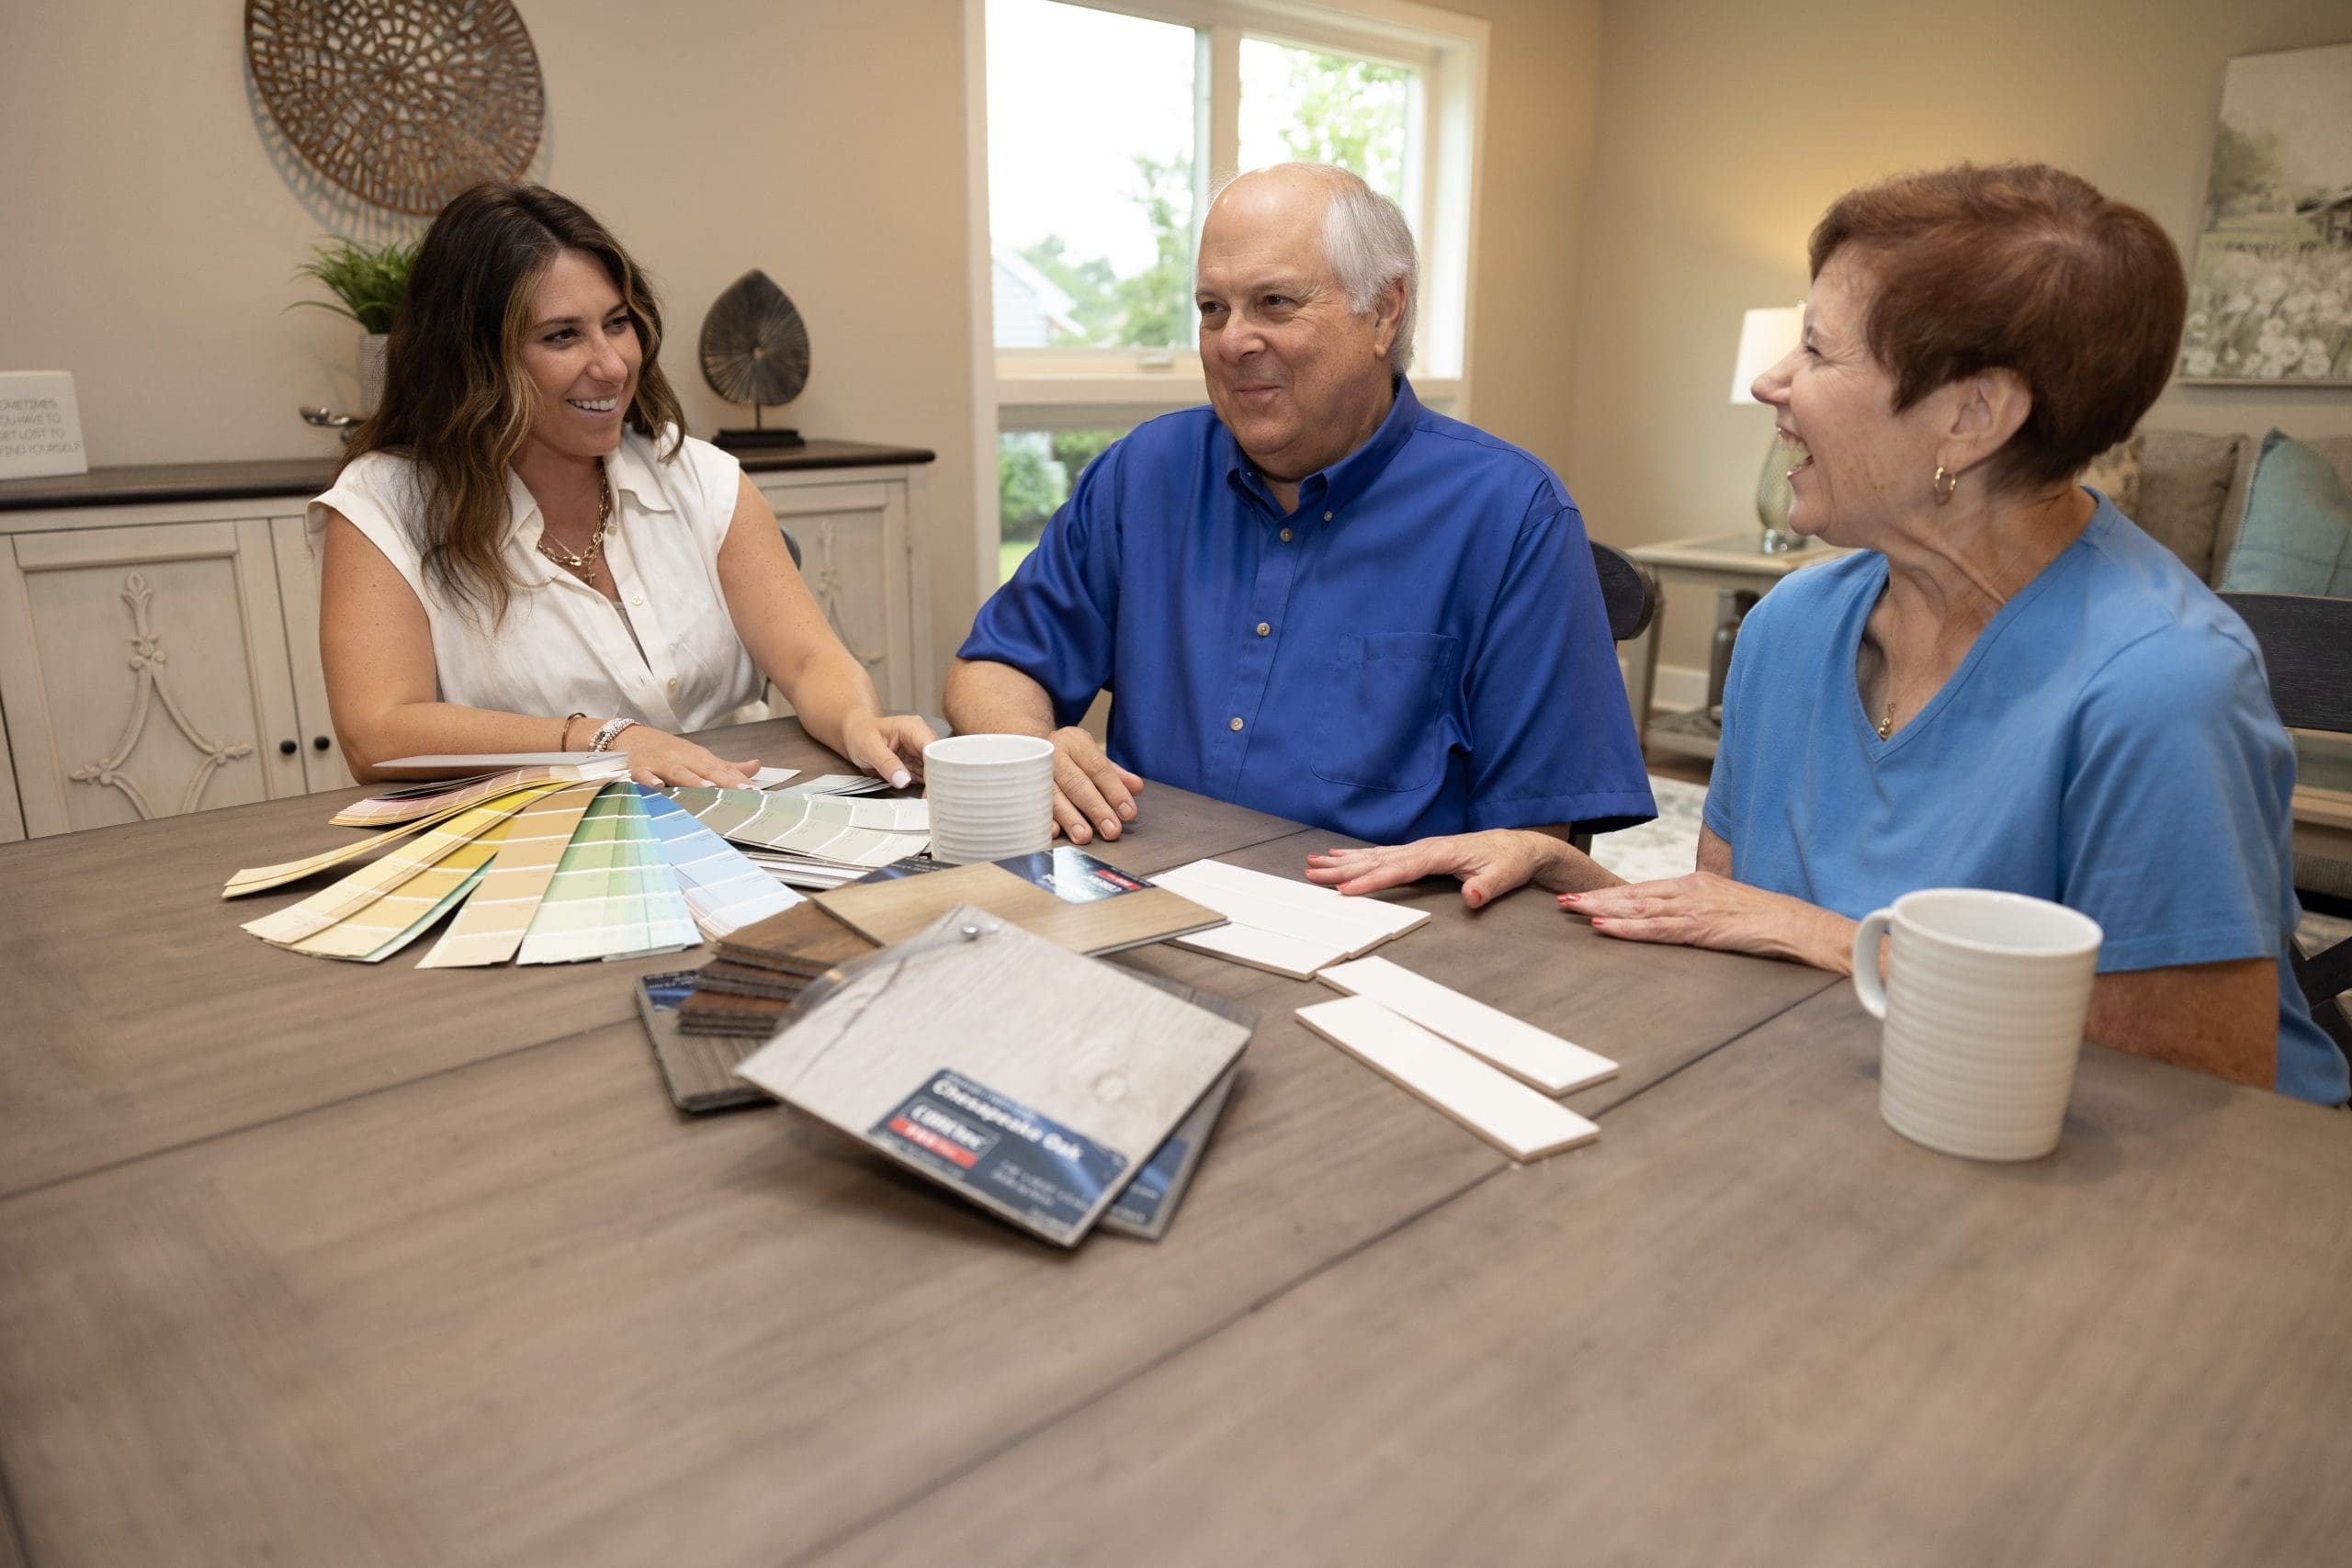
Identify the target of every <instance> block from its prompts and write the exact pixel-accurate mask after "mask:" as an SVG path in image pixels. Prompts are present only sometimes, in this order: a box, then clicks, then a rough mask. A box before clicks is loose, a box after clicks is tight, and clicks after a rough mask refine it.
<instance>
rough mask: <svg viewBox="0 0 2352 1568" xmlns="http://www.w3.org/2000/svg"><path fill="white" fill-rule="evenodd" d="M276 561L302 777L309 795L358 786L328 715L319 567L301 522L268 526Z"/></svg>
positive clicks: (281, 519)
mask: <svg viewBox="0 0 2352 1568" xmlns="http://www.w3.org/2000/svg"><path fill="white" fill-rule="evenodd" d="M269 542H270V547H271V548H272V550H273V551H274V552H275V553H276V555H277V596H278V599H279V601H280V603H282V604H284V605H285V607H286V656H287V662H288V668H289V669H290V670H291V671H293V675H294V716H295V719H296V721H297V723H298V724H299V725H300V730H301V733H300V735H299V736H298V737H297V739H299V740H300V742H301V746H302V776H303V778H304V780H305V781H306V782H307V784H308V786H309V787H310V789H311V790H312V791H313V792H316V791H318V790H322V789H345V788H347V787H349V786H350V785H351V784H356V783H357V782H358V781H357V780H356V779H354V778H353V777H352V776H351V770H350V769H349V768H346V767H345V766H344V764H343V743H342V742H341V741H339V740H337V739H335V736H334V721H333V720H332V719H331V718H330V717H329V716H328V715H327V675H326V666H325V665H324V664H323V663H322V661H321V660H320V658H319V562H318V558H317V557H316V556H315V555H313V554H312V553H311V532H310V529H309V528H307V527H306V526H304V525H303V522H302V519H301V518H300V517H273V518H271V519H270V520H269Z"/></svg>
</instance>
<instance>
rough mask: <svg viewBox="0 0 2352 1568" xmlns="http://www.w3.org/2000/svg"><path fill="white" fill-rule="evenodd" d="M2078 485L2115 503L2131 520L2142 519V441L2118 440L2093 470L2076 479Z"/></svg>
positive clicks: (2093, 461) (2095, 459)
mask: <svg viewBox="0 0 2352 1568" xmlns="http://www.w3.org/2000/svg"><path fill="white" fill-rule="evenodd" d="M2075 483H2076V484H2079V485H2087V486H2089V487H2090V488H2091V489H2093V490H2095V491H2098V492H2099V493H2100V494H2101V495H2104V496H2106V497H2107V499H2108V500H2109V501H2111V502H2115V510H2116V511H2118V512H2120V513H2123V515H2124V516H2126V517H2129V518H2131V520H2132V521H2133V522H2135V523H2136V522H2138V521H2139V519H2140V438H2139V437H2138V436H2136V435H2134V436H2132V437H2131V438H2130V439H2129V440H2125V441H2119V442H2117V443H2116V444H2115V445H2114V446H2110V447H2109V448H2108V449H2107V450H2106V451H2104V452H2101V453H2100V454H2099V455H2098V457H2093V458H2092V459H2091V464H2090V467H2089V468H2085V469H2084V470H2083V471H2082V472H2081V473H2079V474H2077V475H2075Z"/></svg>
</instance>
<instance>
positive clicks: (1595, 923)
mask: <svg viewBox="0 0 2352 1568" xmlns="http://www.w3.org/2000/svg"><path fill="white" fill-rule="evenodd" d="M1608 923H1609V922H1608V921H1607V920H1604V919H1601V918H1600V916H1599V915H1595V916H1594V917H1593V918H1592V929H1593V930H1594V931H1599V930H1600V928H1601V927H1603V926H1605V925H1607V924H1608Z"/></svg>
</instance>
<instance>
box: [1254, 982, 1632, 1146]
mask: <svg viewBox="0 0 2352 1568" xmlns="http://www.w3.org/2000/svg"><path fill="white" fill-rule="evenodd" d="M1298 1021H1299V1022H1301V1023H1303V1024H1305V1025H1306V1027H1307V1028H1309V1029H1311V1030H1313V1031H1314V1032H1316V1033H1317V1034H1320V1035H1321V1036H1323V1038H1324V1039H1326V1040H1329V1042H1330V1043H1332V1044H1334V1045H1337V1046H1338V1047H1339V1048H1340V1050H1342V1051H1345V1052H1346V1053H1347V1054H1348V1055H1351V1056H1353V1057H1355V1058H1356V1059H1357V1060H1358V1061H1360V1062H1362V1063H1363V1065H1364V1066H1368V1067H1370V1068H1372V1069H1373V1070H1374V1071H1375V1072H1378V1073H1383V1074H1385V1075H1386V1076H1387V1077H1391V1078H1394V1079H1396V1080H1397V1082H1398V1083H1400V1084H1402V1085H1404V1086H1405V1087H1406V1088H1407V1089H1410V1090H1411V1091H1412V1092H1413V1093H1415V1094H1416V1095H1419V1097H1420V1098H1421V1099H1423V1100H1428V1101H1429V1102H1430V1104H1431V1105H1434V1106H1436V1107H1437V1108H1438V1109H1439V1110H1440V1111H1444V1112H1445V1113H1446V1114H1447V1115H1448V1116H1451V1117H1453V1119H1454V1120H1455V1121H1456V1122H1461V1123H1462V1124H1463V1125H1464V1127H1467V1128H1469V1129H1470V1130H1471V1131H1472V1132H1474V1133H1476V1134H1478V1135H1479V1136H1480V1137H1482V1138H1484V1139H1486V1140H1487V1142H1488V1143H1490V1144H1492V1145H1495V1146H1496V1147H1497V1148H1498V1149H1500V1150H1502V1151H1503V1153H1505V1154H1507V1155H1509V1156H1510V1157H1511V1158H1513V1159H1517V1160H1532V1159H1541V1158H1543V1157H1544V1156H1545V1155H1554V1154H1558V1153H1559V1152H1560V1151H1561V1150H1563V1149H1572V1148H1575V1147H1576V1146H1577V1145H1579V1144H1589V1143H1590V1142H1592V1140H1593V1139H1595V1138H1597V1137H1599V1136H1600V1128H1599V1127H1597V1126H1595V1125H1593V1123H1591V1122H1588V1121H1586V1120H1585V1119H1584V1118H1583V1117H1581V1116H1579V1115H1577V1113H1576V1112H1575V1111H1571V1110H1569V1109H1568V1108H1567V1107H1566V1106H1565V1105H1562V1104H1561V1103H1560V1102H1559V1101H1558V1100H1552V1099H1549V1098H1547V1097H1545V1096H1544V1095H1541V1094H1538V1093H1537V1092H1536V1091H1535V1090H1533V1089H1530V1088H1528V1087H1527V1086H1526V1085H1525V1084H1523V1083H1521V1082H1520V1081H1519V1080H1518V1079H1517V1078H1514V1077H1511V1076H1510V1074H1508V1073H1504V1072H1501V1071H1498V1069H1496V1068H1494V1067H1490V1066H1487V1064H1486V1063H1484V1062H1482V1061H1480V1060H1478V1058H1477V1057H1476V1056H1473V1055H1470V1053H1469V1052H1467V1051H1464V1050H1463V1049H1462V1048H1461V1047H1460V1046H1458V1045H1452V1044H1448V1043H1446V1042H1445V1041H1443V1040H1441V1039H1439V1038H1438V1037H1437V1036H1436V1035H1434V1034H1431V1033H1430V1032H1429V1031H1428V1030H1426V1029H1423V1028H1422V1027H1421V1026H1420V1025H1419V1024H1418V1023H1415V1022H1413V1021H1411V1020H1410V1019H1405V1018H1399V1017H1397V1015H1396V1014H1395V1013H1393V1012H1390V1011H1389V1010H1387V1009H1386V1008H1385V1007H1382V1006H1381V1005H1380V1004H1379V1003H1378V1002H1375V1001H1374V1000H1372V999H1371V998H1368V997H1342V998H1340V999H1339V1000H1338V1001H1334V1002H1317V1003H1315V1004H1314V1005H1313V1006H1311V1007H1303V1008H1301V1009H1299V1010H1298Z"/></svg>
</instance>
